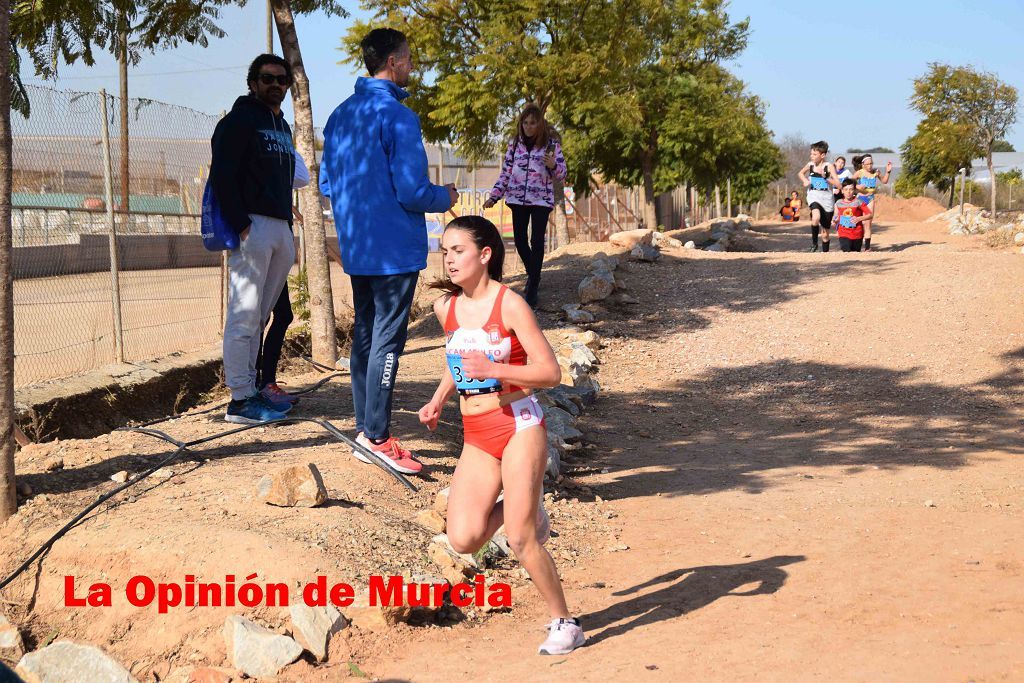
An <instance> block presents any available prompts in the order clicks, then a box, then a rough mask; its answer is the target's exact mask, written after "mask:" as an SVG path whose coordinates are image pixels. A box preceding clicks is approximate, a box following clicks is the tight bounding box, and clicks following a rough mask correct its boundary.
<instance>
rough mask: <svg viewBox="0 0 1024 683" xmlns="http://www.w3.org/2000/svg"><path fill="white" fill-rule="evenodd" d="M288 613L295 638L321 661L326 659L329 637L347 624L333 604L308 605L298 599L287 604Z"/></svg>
mask: <svg viewBox="0 0 1024 683" xmlns="http://www.w3.org/2000/svg"><path fill="white" fill-rule="evenodd" d="M288 613H289V614H290V615H291V618H292V626H294V627H295V629H294V633H295V640H296V641H298V643H299V645H301V646H302V647H304V648H305V649H306V650H307V651H308V652H309V653H310V654H312V655H313V656H314V657H316V658H317V661H321V662H322V661H324V660H325V659H327V645H328V643H329V642H330V640H331V637H332V636H333V635H334V634H336V633H340V632H341V630H342V629H344V628H345V627H346V626H348V622H347V621H346V620H345V617H344V616H342V614H341V612H339V611H338V608H337V607H335V606H334V605H327V606H326V607H310V606H308V605H306V604H305V603H303V602H301V601H299V602H295V603H292V604H291V605H289V606H288Z"/></svg>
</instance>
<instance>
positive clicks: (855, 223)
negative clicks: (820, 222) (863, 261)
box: [832, 178, 871, 251]
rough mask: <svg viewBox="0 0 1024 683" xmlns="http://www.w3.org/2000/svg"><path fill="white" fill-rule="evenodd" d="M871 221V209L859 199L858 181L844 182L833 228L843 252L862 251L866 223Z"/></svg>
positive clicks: (849, 180)
mask: <svg viewBox="0 0 1024 683" xmlns="http://www.w3.org/2000/svg"><path fill="white" fill-rule="evenodd" d="M869 220H871V208H870V207H869V206H868V205H867V204H865V203H864V202H862V201H861V200H860V199H858V198H857V181H856V180H854V179H853V178H847V179H846V180H844V181H843V198H842V199H840V200H839V201H837V202H836V206H835V213H834V214H833V218H832V227H833V228H835V229H836V234H837V235H838V236H839V248H840V249H841V250H842V251H860V250H861V247H862V246H863V245H864V225H863V224H864V222H865V221H869Z"/></svg>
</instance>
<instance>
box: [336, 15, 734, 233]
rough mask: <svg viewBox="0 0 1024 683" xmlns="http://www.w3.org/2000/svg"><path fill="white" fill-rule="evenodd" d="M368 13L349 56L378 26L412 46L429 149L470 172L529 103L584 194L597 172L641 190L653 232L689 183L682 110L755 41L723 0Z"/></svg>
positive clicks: (351, 38) (351, 37)
mask: <svg viewBox="0 0 1024 683" xmlns="http://www.w3.org/2000/svg"><path fill="white" fill-rule="evenodd" d="M365 6H366V7H367V8H368V9H370V10H371V11H373V12H374V17H373V19H372V20H371V22H370V23H369V24H357V25H356V26H354V27H353V28H352V30H351V31H350V32H349V34H348V35H347V36H346V37H345V38H344V39H343V48H342V49H343V50H344V51H345V52H346V53H347V55H348V60H350V61H352V60H357V59H358V53H357V51H356V50H355V46H356V44H357V43H358V40H359V38H361V37H362V35H364V34H365V32H366V31H367V30H368V29H369V28H370V27H371V26H378V25H393V26H398V27H400V28H401V29H402V30H403V31H404V32H406V33H407V35H409V37H410V40H411V42H412V48H413V58H414V60H415V61H416V62H417V63H418V64H419V65H420V66H421V67H422V69H423V73H425V74H427V75H428V77H429V78H428V79H427V80H422V81H419V82H416V83H414V84H413V85H412V86H411V88H410V89H411V91H412V93H413V97H412V98H411V99H410V105H411V106H412V107H413V108H414V109H416V110H417V111H419V112H420V113H421V115H422V118H423V128H424V135H425V136H426V137H427V139H429V140H432V141H435V142H454V143H455V145H456V147H457V148H458V150H459V151H460V152H461V153H462V154H464V155H466V156H467V157H469V158H470V159H471V160H472V159H480V158H485V157H490V156H492V155H493V154H494V153H495V151H496V150H497V149H498V148H499V147H500V143H501V140H502V139H503V138H504V137H505V136H507V135H509V134H510V133H511V125H510V122H511V121H512V120H513V119H514V117H515V114H516V113H517V111H518V110H519V108H520V107H521V106H522V104H523V102H524V101H533V102H536V103H538V104H539V105H540V106H541V108H542V109H544V110H545V112H546V115H547V117H548V119H549V121H551V122H552V123H553V124H554V125H555V126H556V128H557V129H558V130H559V131H560V133H561V134H562V139H563V147H564V148H565V152H566V158H567V161H568V163H569V165H570V178H571V179H572V182H573V184H574V185H575V186H576V189H577V191H578V192H586V191H588V190H589V188H590V183H591V175H592V174H593V173H594V172H597V173H599V174H601V175H602V176H603V177H604V178H606V179H614V180H617V181H619V182H621V183H624V184H629V185H640V186H642V187H643V190H644V192H643V194H644V220H645V222H646V223H647V224H648V225H651V226H652V227H653V226H656V225H657V217H656V215H655V202H654V198H655V196H656V193H657V190H658V189H659V188H662V189H667V188H668V187H672V186H675V185H674V184H673V182H674V183H675V184H678V183H679V182H681V180H682V179H683V178H685V177H686V176H685V166H684V165H683V164H682V163H681V162H680V160H679V159H678V158H676V157H674V156H673V155H672V154H671V153H663V152H662V150H661V147H660V145H661V135H662V133H663V132H664V130H665V129H667V128H669V127H670V125H669V123H668V122H669V117H670V116H671V114H672V112H674V111H678V110H680V107H679V106H678V105H677V100H678V98H680V97H688V98H691V99H692V98H693V97H694V95H693V93H694V90H695V88H696V86H697V84H698V83H700V81H701V78H702V77H704V75H705V74H704V72H705V70H706V69H707V68H708V67H710V66H713V65H716V64H718V63H720V62H722V61H723V60H726V59H729V58H731V57H733V56H735V55H736V54H738V53H739V52H740V51H741V50H742V49H743V48H744V47H745V44H746V36H747V31H748V26H747V22H746V21H740V22H732V21H731V19H730V18H729V15H728V14H727V13H726V11H725V9H724V7H725V3H724V2H723V1H722V0H674V1H672V2H668V3H663V2H659V1H657V0H609V1H607V2H601V3H580V2H574V1H572V2H570V1H569V0H546V1H541V0H525V1H524V2H512V1H511V0H496V1H495V2H491V3H461V2H456V1H455V0H370V1H369V2H367V3H365ZM710 72H712V73H713V70H712V71H710ZM678 146H682V145H681V144H680V145H678Z"/></svg>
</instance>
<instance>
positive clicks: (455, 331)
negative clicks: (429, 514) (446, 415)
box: [419, 216, 585, 655]
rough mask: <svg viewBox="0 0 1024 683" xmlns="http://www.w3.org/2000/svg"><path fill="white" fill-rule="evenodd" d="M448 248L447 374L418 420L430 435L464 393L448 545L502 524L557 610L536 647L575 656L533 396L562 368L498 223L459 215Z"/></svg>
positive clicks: (466, 542)
mask: <svg viewBox="0 0 1024 683" xmlns="http://www.w3.org/2000/svg"><path fill="white" fill-rule="evenodd" d="M441 253H442V254H443V255H444V265H445V270H446V271H447V274H448V278H447V279H446V280H443V281H441V282H438V283H435V284H434V285H433V286H434V287H435V288H437V289H443V290H444V291H445V292H446V294H445V295H444V296H442V297H441V298H439V299H438V300H437V301H435V302H434V313H435V315H437V319H438V320H439V321H440V322H441V324H442V325H443V326H444V331H445V337H446V342H445V350H446V352H447V360H448V369H449V371H450V372H449V373H446V374H445V375H444V376H443V377H442V378H441V383H440V385H438V387H437V390H436V391H435V392H434V396H433V397H432V398H431V399H430V402H429V403H427V404H426V405H425V406H423V407H422V408H420V410H419V418H420V422H422V423H423V424H424V425H426V426H427V428H428V429H430V430H431V431H433V430H434V429H436V428H437V421H438V418H440V416H441V409H442V408H443V406H444V404H445V403H447V402H448V399H449V398H450V397H451V396H452V394H453V393H455V392H456V391H458V392H459V394H460V395H461V396H460V399H459V404H460V407H461V409H462V422H463V427H464V429H465V438H464V446H463V449H462V455H461V457H460V458H459V464H458V465H457V466H456V468H455V474H454V475H452V484H451V491H450V492H449V494H448V541H449V543H451V546H452V548H454V549H455V550H456V551H457V552H460V553H471V552H475V551H476V550H478V549H479V548H480V547H481V546H483V545H484V544H485V543H487V541H488V540H489V539H490V538H491V537H492V536H493V535H494V533H495V532H496V531H497V530H498V527H500V526H501V525H502V524H504V525H505V534H506V536H508V541H509V545H510V546H511V547H512V550H513V551H514V552H515V554H516V557H517V558H519V561H520V562H521V563H522V565H523V567H525V568H526V571H528V572H529V573H530V578H531V579H532V580H533V583H534V585H535V586H537V590H539V591H540V593H541V595H542V596H543V597H544V600H545V602H547V604H548V609H549V610H550V613H551V618H552V620H551V623H550V624H548V637H547V640H545V641H544V643H543V644H542V645H541V646H540V649H539V652H540V654H548V655H563V654H568V653H569V652H572V651H573V650H574V649H576V648H577V647H579V646H581V645H582V644H583V642H584V640H585V637H584V635H583V629H582V628H581V627H580V623H579V621H578V620H577V619H574V618H572V617H571V616H570V615H569V609H568V607H567V606H566V604H565V595H564V593H563V592H562V583H561V580H560V579H559V578H558V571H557V570H556V568H555V563H554V560H552V559H551V555H549V554H548V552H547V551H546V550H545V549H544V545H543V544H544V542H545V541H547V539H548V537H549V536H550V522H549V520H548V517H547V514H546V513H545V512H544V508H543V506H542V505H541V504H540V502H539V501H540V499H541V495H542V493H543V480H544V470H545V468H546V467H547V448H548V440H547V433H546V430H545V428H544V413H543V412H542V411H541V407H540V404H539V403H538V402H537V399H536V398H535V397H534V396H533V389H539V388H542V387H552V386H555V385H557V384H558V382H559V380H560V379H561V368H559V366H558V361H557V360H555V354H554V352H553V351H552V350H551V346H550V345H549V344H548V342H547V339H545V338H544V334H543V333H542V332H541V330H540V326H539V325H538V324H537V319H536V318H535V317H534V315H533V311H532V310H531V309H530V307H529V306H528V305H527V303H526V301H525V300H524V299H523V298H522V297H520V296H519V295H518V294H516V293H515V292H513V291H512V290H510V289H509V288H508V287H506V286H505V285H503V284H501V269H502V264H503V262H504V259H505V245H504V243H503V242H502V239H501V235H500V233H499V232H498V229H497V228H496V227H494V224H493V223H491V222H490V221H488V220H487V219H486V218H483V217H482V216H462V217H461V218H456V219H455V220H453V221H452V222H450V223H449V224H448V225H447V227H445V231H444V234H443V235H442V237H441ZM527 359H529V361H530V363H529V365H527V363H526V361H527ZM503 490H504V500H503V501H501V502H497V503H496V502H495V501H496V500H497V499H498V495H499V494H501V493H502V491H503Z"/></svg>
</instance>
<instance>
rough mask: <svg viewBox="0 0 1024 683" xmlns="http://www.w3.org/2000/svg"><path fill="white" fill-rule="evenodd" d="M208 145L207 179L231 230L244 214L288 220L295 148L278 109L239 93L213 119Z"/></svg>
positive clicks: (244, 223) (241, 225) (245, 220)
mask: <svg viewBox="0 0 1024 683" xmlns="http://www.w3.org/2000/svg"><path fill="white" fill-rule="evenodd" d="M211 144H212V146H213V161H212V163H211V165H210V182H212V183H213V191H214V194H215V195H216V197H217V202H218V203H219V204H220V208H221V212H222V213H223V215H224V217H225V218H226V219H227V221H228V224H229V225H230V226H231V227H232V229H234V231H235V232H238V233H241V232H242V230H245V228H247V227H248V226H249V223H250V222H251V221H250V220H249V214H259V215H261V216H268V217H270V218H279V219H281V220H284V221H288V222H289V225H290V223H291V220H292V178H293V176H294V173H295V156H294V154H295V148H294V146H293V145H292V131H291V128H289V127H288V122H287V121H285V120H284V114H274V112H272V111H271V110H270V107H268V106H267V105H265V104H263V103H262V102H260V101H259V100H258V99H257V98H256V97H255V96H253V95H243V96H242V97H239V98H238V99H237V100H235V105H234V106H233V107H232V108H231V111H230V112H229V113H228V114H227V115H226V116H225V117H224V118H222V119H221V120H220V122H219V123H218V124H217V128H216V129H215V130H214V131H213V139H212V140H211Z"/></svg>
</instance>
